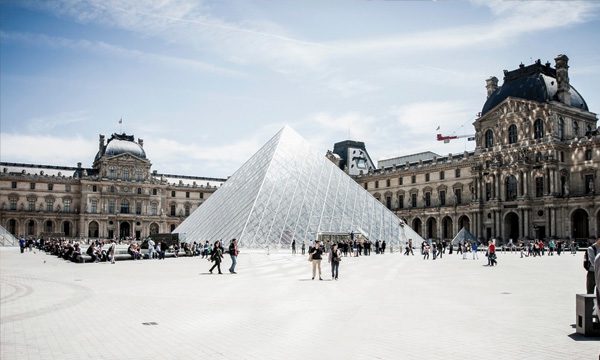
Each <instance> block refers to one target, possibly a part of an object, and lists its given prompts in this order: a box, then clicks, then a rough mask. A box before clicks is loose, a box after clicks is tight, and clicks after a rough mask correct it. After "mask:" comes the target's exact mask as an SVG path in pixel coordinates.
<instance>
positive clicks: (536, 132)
mask: <svg viewBox="0 0 600 360" xmlns="http://www.w3.org/2000/svg"><path fill="white" fill-rule="evenodd" d="M543 137H544V122H543V121H542V119H537V120H536V121H535V122H534V123H533V138H534V139H541V138H543Z"/></svg>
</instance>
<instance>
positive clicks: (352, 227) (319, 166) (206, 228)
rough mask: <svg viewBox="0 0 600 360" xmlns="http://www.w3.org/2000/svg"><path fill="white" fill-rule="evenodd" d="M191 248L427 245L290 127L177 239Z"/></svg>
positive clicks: (189, 221) (200, 211)
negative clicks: (334, 242) (319, 242)
mask: <svg viewBox="0 0 600 360" xmlns="http://www.w3.org/2000/svg"><path fill="white" fill-rule="evenodd" d="M173 232H174V233H179V234H180V238H181V239H182V240H184V241H187V242H193V241H200V242H204V241H205V240H208V241H209V242H214V241H216V240H224V241H226V242H227V243H228V242H229V240H231V239H233V238H236V239H238V242H239V244H240V246H242V247H247V248H265V247H267V246H269V247H271V248H280V247H289V246H290V244H291V242H292V240H294V239H295V240H296V243H297V244H298V245H299V244H301V243H302V242H303V241H304V242H306V243H307V244H308V243H310V242H311V241H314V240H316V239H317V235H318V234H319V233H338V234H350V233H351V232H354V233H355V234H357V233H361V234H362V235H363V236H365V237H367V238H369V239H370V240H371V241H373V242H374V241H375V240H380V241H382V240H385V241H386V243H387V244H388V246H389V245H392V246H394V247H397V246H398V245H400V244H401V243H406V242H407V241H408V239H409V238H412V239H413V244H414V245H417V244H419V243H420V242H421V241H423V239H422V238H421V237H420V236H419V235H418V234H417V233H416V232H414V231H413V230H412V229H411V228H410V227H409V226H408V225H406V224H404V222H403V221H402V220H400V219H399V218H398V217H397V216H396V215H395V214H394V213H392V212H391V211H389V210H388V209H387V208H386V207H385V206H384V205H383V204H382V203H380V202H379V201H378V200H377V199H375V198H374V197H373V196H371V194H369V193H368V192H367V191H366V190H365V189H363V187H362V186H360V185H359V184H357V183H356V182H355V181H354V180H353V179H352V178H350V177H349V176H348V175H347V174H346V173H344V172H343V171H342V170H341V169H339V168H338V167H337V166H335V165H334V164H333V163H332V162H331V161H329V160H328V159H327V158H326V157H325V156H324V155H322V154H319V153H318V151H315V150H314V149H313V148H312V147H311V146H310V145H309V144H308V142H307V141H306V140H304V139H303V138H302V137H301V136H300V135H298V133H296V132H295V131H294V130H292V129H291V128H290V127H284V128H283V129H281V130H280V131H279V132H278V133H277V134H276V135H275V136H273V138H271V139H270V140H269V141H268V142H267V143H266V144H265V145H264V146H263V147H262V148H261V149H260V150H259V151H258V152H257V153H256V154H254V156H252V157H251V158H250V160H248V161H247V162H246V163H245V164H244V165H242V167H241V168H240V169H238V170H237V171H236V172H235V173H234V174H233V175H232V176H231V177H230V178H229V179H228V180H227V181H226V182H225V183H224V184H223V185H222V186H221V187H220V188H219V189H218V190H217V191H216V192H215V193H214V194H213V195H211V196H210V197H209V198H208V199H207V200H206V201H205V202H204V204H202V206H200V207H198V209H196V210H195V211H194V212H193V213H192V214H191V215H190V216H189V217H188V218H187V219H185V220H184V221H183V223H181V224H180V225H179V226H178V227H177V228H176V229H175V230H174V231H173Z"/></svg>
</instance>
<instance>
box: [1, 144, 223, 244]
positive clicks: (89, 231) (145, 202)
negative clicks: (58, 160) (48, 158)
mask: <svg viewBox="0 0 600 360" xmlns="http://www.w3.org/2000/svg"><path fill="white" fill-rule="evenodd" d="M151 165H152V164H151V163H150V161H149V160H148V159H146V156H145V152H144V151H143V141H142V140H141V139H138V142H137V143H136V142H134V141H133V136H127V135H125V134H121V135H117V134H114V135H113V136H112V137H111V139H109V141H108V142H107V143H106V144H105V143H104V136H103V135H100V144H99V150H98V154H97V155H96V158H95V160H94V163H93V166H92V168H88V169H86V168H82V167H81V164H78V166H77V167H60V166H44V165H33V164H15V163H0V169H1V172H0V224H1V225H2V226H3V227H4V228H6V229H7V230H8V231H10V232H11V233H12V234H14V235H17V236H18V235H24V236H35V237H41V236H60V237H66V238H137V239H141V238H144V237H146V236H148V235H149V234H152V233H165V232H170V231H172V230H173V229H175V227H176V226H177V225H179V224H180V223H181V222H182V221H183V220H184V219H185V218H186V217H187V216H188V215H189V214H191V212H193V211H194V210H195V209H196V208H197V207H198V206H200V205H201V204H202V203H203V201H204V200H206V199H207V198H208V197H209V196H210V195H211V194H212V193H213V192H214V191H215V190H216V189H217V188H218V186H220V185H221V184H222V183H223V182H224V181H225V179H213V178H204V177H195V176H178V175H168V174H159V173H158V172H157V171H153V172H151Z"/></svg>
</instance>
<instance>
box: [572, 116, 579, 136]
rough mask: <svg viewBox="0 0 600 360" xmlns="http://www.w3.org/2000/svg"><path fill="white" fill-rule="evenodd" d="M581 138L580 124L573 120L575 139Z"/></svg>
mask: <svg viewBox="0 0 600 360" xmlns="http://www.w3.org/2000/svg"><path fill="white" fill-rule="evenodd" d="M578 136H579V123H578V122H577V121H575V120H573V137H578Z"/></svg>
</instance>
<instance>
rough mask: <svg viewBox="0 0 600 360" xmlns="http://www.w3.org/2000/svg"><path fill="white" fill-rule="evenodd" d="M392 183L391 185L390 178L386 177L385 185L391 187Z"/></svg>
mask: <svg viewBox="0 0 600 360" xmlns="http://www.w3.org/2000/svg"><path fill="white" fill-rule="evenodd" d="M390 185H391V182H390V179H386V180H385V186H387V187H390Z"/></svg>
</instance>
